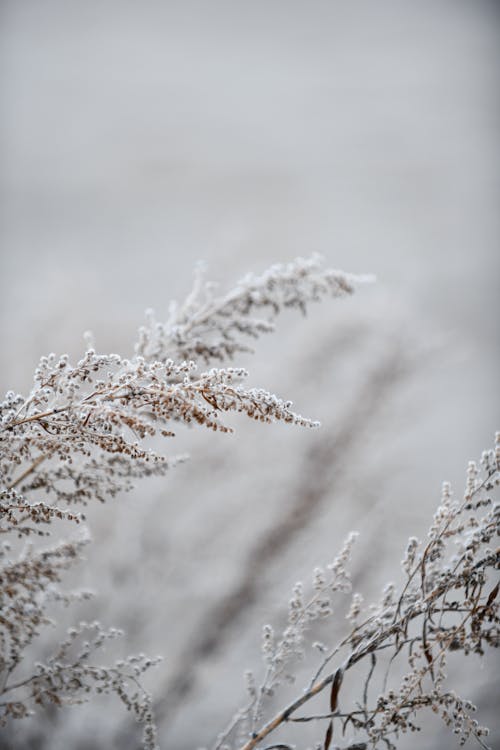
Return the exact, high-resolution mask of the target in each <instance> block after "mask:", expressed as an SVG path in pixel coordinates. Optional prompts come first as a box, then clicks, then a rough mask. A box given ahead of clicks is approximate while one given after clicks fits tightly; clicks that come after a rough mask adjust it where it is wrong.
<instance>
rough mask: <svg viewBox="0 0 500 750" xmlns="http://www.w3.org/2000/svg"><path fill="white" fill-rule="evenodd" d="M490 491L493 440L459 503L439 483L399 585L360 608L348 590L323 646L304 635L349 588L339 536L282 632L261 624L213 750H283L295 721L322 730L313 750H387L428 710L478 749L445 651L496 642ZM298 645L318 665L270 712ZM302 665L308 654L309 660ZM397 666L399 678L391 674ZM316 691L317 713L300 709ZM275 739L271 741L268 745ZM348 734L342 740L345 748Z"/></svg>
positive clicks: (498, 470) (496, 526) (496, 559)
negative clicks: (258, 652) (423, 534)
mask: <svg viewBox="0 0 500 750" xmlns="http://www.w3.org/2000/svg"><path fill="white" fill-rule="evenodd" d="M499 484H500V433H497V435H496V442H495V446H494V448H493V449H491V450H487V451H485V452H484V453H483V455H482V458H481V462H480V467H478V466H477V464H476V463H475V462H474V461H471V462H470V463H469V466H468V470H467V482H466V488H465V493H464V496H463V498H461V499H460V500H454V499H453V496H452V492H451V488H450V485H449V483H447V482H445V483H444V484H443V490H442V496H441V503H440V505H439V507H438V509H437V511H436V513H435V515H434V518H433V521H432V524H431V527H430V529H429V533H428V537H427V540H425V541H422V542H421V541H419V540H418V539H416V538H415V537H412V538H410V540H409V542H408V545H407V548H406V551H405V554H404V558H403V560H402V563H401V568H402V571H401V572H402V578H401V581H402V582H401V583H400V584H399V585H396V584H394V583H388V584H387V585H386V586H385V588H384V590H383V592H382V595H381V597H380V599H379V600H378V601H377V602H376V603H375V604H373V605H371V606H370V607H365V606H364V605H363V599H362V597H361V596H360V594H359V593H354V594H353V595H352V597H351V601H350V606H349V607H348V612H347V615H346V617H347V620H348V622H349V624H350V628H349V629H348V632H347V633H346V635H345V636H344V637H343V638H342V639H341V640H340V641H339V642H338V643H337V644H336V645H335V646H333V647H328V646H326V645H324V644H322V643H318V642H316V643H312V644H311V643H310V642H309V638H308V636H309V635H310V632H309V631H311V630H313V629H314V625H315V624H316V621H318V620H323V619H327V618H329V617H331V615H332V613H333V611H334V606H335V614H336V615H337V612H338V609H337V608H338V607H339V608H340V607H341V606H342V602H339V603H338V604H337V599H338V597H339V595H342V594H345V593H346V592H350V591H351V580H350V576H349V572H348V563H349V560H350V556H351V551H352V547H353V543H354V540H355V537H356V535H355V534H351V535H350V536H349V538H348V539H347V541H346V542H345V545H344V547H343V548H342V550H341V552H340V553H339V555H338V556H337V557H336V558H335V560H334V561H333V563H332V564H331V565H329V566H328V567H327V569H326V570H322V569H319V568H317V569H316V570H315V571H314V576H313V582H312V587H311V590H309V592H308V593H307V595H306V593H305V591H304V587H303V586H302V584H301V583H297V584H296V586H295V587H294V590H293V596H292V598H291V600H290V604H289V615H288V622H287V625H286V627H285V629H284V631H283V632H282V633H281V634H276V635H275V634H274V632H273V628H272V627H271V626H270V625H265V626H264V629H263V640H262V655H263V660H264V664H265V667H264V670H263V677H262V679H261V680H260V682H259V683H257V681H256V679H255V677H254V675H253V674H252V673H248V674H247V675H246V683H247V691H248V693H249V701H248V704H247V705H246V706H245V707H243V708H242V709H241V710H240V711H238V713H237V714H236V715H235V717H234V718H233V720H232V721H231V723H230V724H229V726H228V727H227V729H226V730H225V731H224V732H222V733H221V734H220V735H219V737H218V738H217V740H216V742H215V743H214V745H213V748H212V750H232V749H233V748H238V750H253V748H260V749H263V748H266V749H267V750H271V748H281V750H291V747H292V746H291V745H288V744H286V742H287V739H286V737H287V732H288V735H290V734H291V739H292V741H293V739H294V737H293V729H292V727H293V726H294V725H295V726H297V724H299V723H304V722H318V724H319V725H320V726H321V727H322V729H321V730H320V732H322V735H321V734H320V736H322V741H321V742H320V743H318V745H317V748H320V749H321V748H323V750H328V749H329V748H330V749H331V750H334V747H335V748H338V747H339V746H338V745H335V746H334V745H332V741H333V740H334V738H335V742H338V741H339V739H338V738H340V741H341V742H342V747H343V748H347V750H366V749H367V748H369V747H370V748H377V747H385V748H388V750H394V749H395V748H396V744H395V742H396V741H397V739H398V738H399V737H400V735H401V733H406V732H413V731H419V730H420V726H419V724H418V723H417V722H418V714H419V712H421V711H422V710H423V709H430V710H431V711H433V712H434V713H436V714H438V715H439V716H440V717H441V718H442V719H443V721H444V722H445V724H446V725H447V726H448V727H449V728H450V729H451V730H452V731H453V732H454V733H455V735H456V736H457V739H458V741H459V744H460V745H463V744H464V743H465V742H466V741H467V740H468V739H469V737H473V738H475V739H476V740H477V742H478V743H479V745H480V746H481V747H484V748H486V747H487V745H486V744H485V738H486V736H487V734H488V730H487V729H486V728H485V727H482V726H480V725H479V723H478V722H477V720H476V719H474V718H473V715H472V714H473V713H474V711H475V710H476V707H475V706H474V705H473V704H472V703H471V701H469V700H467V699H466V698H463V697H461V696H460V695H458V694H457V692H455V690H454V689H453V686H452V685H450V684H449V682H450V680H449V678H447V661H448V660H449V658H450V655H453V654H455V653H461V654H462V655H463V656H468V655H470V654H475V655H477V656H479V657H481V656H483V655H484V653H485V650H486V649H487V648H489V647H498V645H499V644H500V630H499V626H500V618H499V603H498V599H499V597H498V593H499V582H498V580H497V581H496V582H495V576H494V571H495V570H498V568H499V567H500V549H499V548H498V546H496V545H497V538H498V535H499V533H500V504H499V503H498V502H495V501H494V500H493V496H492V493H493V490H494V489H495V488H497V487H498V485H499ZM334 602H335V605H334ZM307 646H312V647H313V650H316V651H317V652H319V664H318V666H317V668H316V669H315V671H314V674H313V676H312V678H311V679H310V681H309V683H308V684H307V685H306V686H305V687H304V689H303V690H301V691H300V693H299V694H298V695H297V696H296V697H295V698H294V699H293V700H291V701H289V702H288V703H287V705H286V706H285V707H284V708H283V709H281V710H279V711H278V712H277V713H274V714H273V713H272V710H271V709H272V703H273V701H275V700H276V694H279V690H280V687H283V684H284V683H286V682H293V681H294V672H295V670H296V668H297V661H298V660H299V659H301V658H303V657H304V655H305V653H306V647H307ZM312 658H313V657H312V656H311V653H309V654H308V663H310V662H311V660H312ZM471 658H472V657H471ZM397 664H399V670H400V672H401V670H402V671H403V677H402V679H399V678H397V677H394V678H392V679H391V675H392V674H393V673H394V671H395V669H396V665H397ZM350 672H352V673H354V677H355V680H356V683H355V684H356V685H357V686H358V687H357V690H355V693H354V697H353V693H352V689H351V690H349V689H347V690H345V691H344V690H343V685H344V679H345V677H346V675H347V674H348V673H350ZM344 693H345V697H344ZM321 694H324V696H325V697H324V701H325V709H324V711H319V712H318V711H317V710H314V709H309V710H308V704H309V703H310V702H311V701H312V699H314V698H315V697H316V696H319V695H321ZM316 705H317V703H316ZM275 733H279V740H272V739H271V735H274V734H275ZM346 734H347V735H351V737H352V739H350V740H348V741H347V745H346V739H345V737H346ZM282 737H284V741H283V740H282V739H281V738H282ZM268 738H269V739H270V741H271V744H267V742H268V741H269V740H268ZM342 738H344V739H343V741H342ZM264 741H265V742H266V744H265V745H264V744H263V743H264ZM293 747H295V745H294V746H293Z"/></svg>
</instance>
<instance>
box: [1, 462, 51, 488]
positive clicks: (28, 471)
mask: <svg viewBox="0 0 500 750" xmlns="http://www.w3.org/2000/svg"><path fill="white" fill-rule="evenodd" d="M46 458H47V456H46V455H45V454H42V455H41V456H38V458H35V460H34V461H33V463H32V464H31V466H28V468H27V469H25V470H24V471H23V473H22V474H20V475H19V476H18V477H17V479H15V480H14V481H13V482H12V484H9V486H8V489H9V490H13V489H14V487H17V485H18V484H19V483H20V482H22V481H23V479H26V477H27V476H29V475H30V474H31V472H32V471H35V469H37V468H38V467H39V466H40V464H41V463H42V461H45V459H46Z"/></svg>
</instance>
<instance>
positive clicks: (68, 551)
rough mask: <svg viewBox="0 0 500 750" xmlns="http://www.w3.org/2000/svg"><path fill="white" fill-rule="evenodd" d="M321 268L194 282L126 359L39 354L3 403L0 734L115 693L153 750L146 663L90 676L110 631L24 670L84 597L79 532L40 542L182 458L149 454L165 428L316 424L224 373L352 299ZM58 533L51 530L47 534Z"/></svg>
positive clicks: (347, 288) (343, 282) (72, 640)
mask: <svg viewBox="0 0 500 750" xmlns="http://www.w3.org/2000/svg"><path fill="white" fill-rule="evenodd" d="M363 280H365V278H363V277H354V276H350V275H348V274H345V273H343V272H338V271H327V270H326V271H325V270H322V268H321V264H320V260H319V259H318V258H316V257H315V258H312V259H309V260H303V259H297V260H296V261H294V262H293V263H290V264H288V265H277V266H273V267H272V268H270V269H269V270H268V271H267V272H265V273H264V274H263V275H261V276H254V275H249V276H247V277H246V278H244V279H243V280H242V281H241V282H240V283H239V284H237V286H236V287H235V288H234V289H233V290H232V291H230V292H229V293H228V294H226V295H225V296H222V297H217V296H216V295H215V294H214V288H213V286H212V285H211V284H209V283H207V282H205V281H204V279H203V275H202V274H201V272H199V273H198V275H197V277H196V283H195V286H194V289H193V291H192V293H191V294H190V295H189V297H188V298H187V300H186V302H185V303H184V305H182V306H181V307H177V306H176V305H172V306H171V309H170V315H169V319H168V320H167V322H166V323H160V322H157V321H156V319H155V317H154V314H153V313H152V312H151V311H149V312H148V314H147V323H146V325H145V326H144V327H142V328H141V329H140V331H139V340H138V342H137V344H136V346H135V352H134V354H133V356H131V357H130V358H129V359H127V358H124V357H122V356H119V355H118V354H105V355H102V354H97V353H96V352H95V351H94V349H93V348H89V349H88V350H87V352H86V353H85V355H84V356H83V358H82V359H81V360H80V361H79V362H78V363H77V364H76V365H72V364H71V363H70V362H69V360H68V357H67V356H62V357H60V358H57V357H56V356H55V355H54V354H51V355H49V356H48V357H42V359H41V361H40V364H39V366H38V368H37V369H36V372H35V378H34V387H33V389H32V391H31V393H30V394H29V396H27V397H24V396H21V395H16V394H15V393H13V392H9V393H7V394H6V397H5V399H4V401H3V403H1V404H0V535H1V537H2V538H1V540H0V542H1V549H0V724H1V725H5V724H6V723H7V722H8V721H9V720H11V719H23V718H26V717H28V716H30V715H31V714H32V713H33V712H34V711H36V709H37V707H39V706H44V705H48V704H52V705H55V706H63V705H65V704H74V703H79V702H82V701H85V700H87V699H88V697H89V695H90V694H94V693H115V694H116V695H117V696H118V697H119V698H120V699H121V700H122V702H123V703H124V704H125V706H126V707H127V708H128V709H129V710H131V711H132V712H133V714H134V715H135V717H136V719H137V721H138V722H139V723H140V724H142V725H143V727H144V747H145V748H148V750H153V749H154V748H157V746H158V742H157V736H156V727H155V723H154V717H153V712H152V707H151V696H150V695H149V693H148V692H147V691H146V690H145V689H144V688H143V686H142V684H141V676H142V674H143V673H144V672H145V671H146V670H147V669H149V668H150V667H151V666H152V665H153V664H155V663H156V662H157V659H148V658H147V657H145V656H144V655H142V654H141V655H139V656H132V657H129V658H128V659H126V660H125V661H119V662H116V663H115V664H112V665H111V666H106V667H103V666H98V665H96V663H95V653H96V652H97V651H98V650H99V649H100V648H101V647H103V646H104V645H105V644H106V642H107V641H109V640H110V639H112V638H115V637H116V636H117V635H119V634H120V633H119V631H117V630H115V629H111V630H106V629H104V628H103V627H102V626H101V625H100V624H99V623H90V624H87V623H80V624H79V625H77V626H76V627H75V628H72V629H71V630H70V631H69V632H68V634H67V636H65V638H64V640H63V642H61V643H60V645H59V646H58V648H57V649H56V652H55V653H54V654H53V655H52V656H51V657H50V658H49V659H47V660H46V661H45V662H44V663H36V664H32V663H30V661H29V647H30V646H31V645H32V643H33V641H35V640H36V638H37V637H38V636H39V635H40V633H41V631H42V629H43V628H44V626H46V625H48V624H49V623H50V622H51V620H50V617H49V613H50V609H51V607H52V605H53V602H55V601H58V602H62V603H63V604H69V603H70V602H71V601H72V600H74V599H75V598H85V597H86V596H88V594H86V593H83V594H68V593H64V592H63V591H62V590H61V589H60V587H59V584H60V583H61V578H62V575H63V573H64V571H65V570H66V569H67V568H68V567H69V566H71V565H72V564H73V563H74V562H75V561H77V560H79V559H80V558H81V552H82V549H83V547H84V545H85V544H86V543H87V542H88V536H86V535H80V537H77V538H75V539H67V538H66V537H65V535H64V532H63V537H62V539H63V540H62V541H60V542H59V543H57V544H55V545H52V546H50V547H42V546H40V543H38V544H37V541H38V540H39V537H44V536H46V535H48V534H49V533H50V531H51V530H52V527H54V526H56V525H57V524H59V527H60V526H61V523H62V524H65V523H66V524H80V523H81V522H82V521H84V516H83V515H81V513H80V512H78V510H75V509H74V508H75V506H85V505H87V504H88V503H89V502H92V501H94V500H99V501H101V502H104V501H105V500H106V499H107V498H110V497H114V496H115V495H117V494H118V493H119V492H121V491H123V490H128V489H130V488H131V487H132V485H133V483H134V481H135V480H136V479H139V478H142V477H147V476H151V475H161V474H163V473H165V471H166V470H168V468H169V467H171V466H172V465H174V464H175V463H176V462H178V461H179V460H183V457H173V458H168V457H166V456H165V455H163V454H160V453H158V452H157V451H156V450H153V449H152V448H151V442H150V441H151V440H152V439H153V437H154V436H155V435H158V434H159V435H161V436H163V437H166V438H172V437H174V432H173V431H172V428H173V427H175V426H176V425H177V424H179V423H181V424H187V425H193V424H197V425H200V426H204V427H208V428H210V429H212V430H217V431H222V432H229V431H231V429H230V428H229V427H228V426H227V425H226V424H225V423H224V421H223V419H222V415H223V414H224V413H226V412H230V411H237V412H242V413H244V414H246V415H247V416H249V417H251V418H253V419H256V420H259V421H261V422H268V423H269V422H274V421H278V420H279V421H284V422H287V423H291V424H295V425H299V426H307V427H315V426H317V424H318V423H317V422H313V421H311V420H309V419H305V418H304V417H302V416H300V415H299V414H296V413H295V412H294V411H292V408H291V406H292V404H291V402H289V401H283V400H282V399H280V398H277V397H276V396H275V395H273V394H271V393H269V392H268V391H265V390H262V389H257V388H249V387H247V386H245V385H244V382H243V381H244V379H245V378H246V376H247V373H246V371H245V370H243V369H240V368H233V367H227V366H224V367H222V368H218V369H214V368H212V369H210V370H207V371H204V372H203V371H202V372H198V370H197V366H198V365H199V364H200V363H202V364H203V365H210V364H213V363H214V362H219V363H224V362H225V361H227V360H230V359H231V358H232V357H233V356H234V355H235V354H237V353H239V352H243V351H248V350H249V348H248V341H249V340H250V339H252V338H257V337H258V336H260V335H261V334H262V333H267V332H270V331H272V330H273V328H274V319H275V317H276V315H277V314H278V313H279V312H280V311H281V310H282V309H283V308H287V307H290V308H298V309H299V310H301V311H302V312H305V310H306V308H307V306H308V305H309V304H310V303H311V302H313V301H318V300H320V299H322V298H323V297H326V296H334V297H341V296H345V295H347V294H350V293H352V291H353V285H354V284H355V283H356V282H357V281H363ZM59 527H58V528H57V532H60V528H59Z"/></svg>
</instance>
